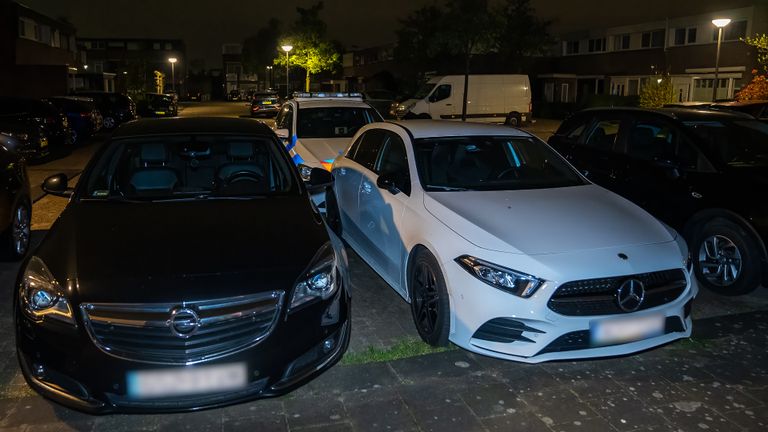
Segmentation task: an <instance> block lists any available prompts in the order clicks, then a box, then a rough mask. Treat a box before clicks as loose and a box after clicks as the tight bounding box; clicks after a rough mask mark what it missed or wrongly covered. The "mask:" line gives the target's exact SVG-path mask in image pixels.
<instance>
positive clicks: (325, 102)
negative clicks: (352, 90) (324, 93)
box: [294, 98, 371, 109]
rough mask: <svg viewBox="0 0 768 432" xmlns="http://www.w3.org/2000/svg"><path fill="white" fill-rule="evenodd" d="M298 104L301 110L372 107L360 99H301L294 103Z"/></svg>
mask: <svg viewBox="0 0 768 432" xmlns="http://www.w3.org/2000/svg"><path fill="white" fill-rule="evenodd" d="M294 102H296V103H297V104H298V106H299V109H302V108H337V107H339V108H340V107H350V108H371V106H370V105H368V104H367V103H365V102H363V101H361V100H360V99H342V98H327V99H325V98H312V99H301V100H298V101H294Z"/></svg>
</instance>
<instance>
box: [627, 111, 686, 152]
mask: <svg viewBox="0 0 768 432" xmlns="http://www.w3.org/2000/svg"><path fill="white" fill-rule="evenodd" d="M676 140H677V131H676V130H675V129H674V128H673V127H672V126H671V125H669V124H667V123H664V122H660V121H655V120H649V121H639V122H636V123H635V124H634V125H632V128H631V129H630V130H629V135H628V136H627V154H628V155H629V156H630V157H632V158H634V159H640V160H647V161H654V160H663V161H674V159H675V144H676Z"/></svg>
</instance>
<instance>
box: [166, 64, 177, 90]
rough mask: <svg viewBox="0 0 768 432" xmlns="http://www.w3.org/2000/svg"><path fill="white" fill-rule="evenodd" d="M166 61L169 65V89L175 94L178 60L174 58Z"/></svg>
mask: <svg viewBox="0 0 768 432" xmlns="http://www.w3.org/2000/svg"><path fill="white" fill-rule="evenodd" d="M168 61H169V62H170V63H171V88H172V89H173V93H174V94H176V62H177V61H178V60H177V59H176V57H171V58H169V59H168Z"/></svg>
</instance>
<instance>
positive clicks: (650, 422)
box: [587, 395, 668, 431]
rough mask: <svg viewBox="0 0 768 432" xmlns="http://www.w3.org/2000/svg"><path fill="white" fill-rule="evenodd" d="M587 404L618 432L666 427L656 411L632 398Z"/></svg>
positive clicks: (626, 397) (596, 401)
mask: <svg viewBox="0 0 768 432" xmlns="http://www.w3.org/2000/svg"><path fill="white" fill-rule="evenodd" d="M587 404H588V405H589V406H590V407H591V408H592V409H593V410H594V411H595V412H597V413H598V414H599V415H600V417H602V418H604V419H605V420H606V421H608V422H609V423H610V424H611V426H613V428H615V429H617V430H619V431H632V430H647V429H648V428H650V427H661V426H668V423H667V421H666V419H664V417H662V416H661V414H659V412H658V411H657V410H653V409H652V408H650V407H648V406H647V405H646V404H645V403H644V402H643V401H641V400H640V399H638V398H636V397H634V396H630V395H621V396H615V397H610V398H605V399H594V400H590V401H587Z"/></svg>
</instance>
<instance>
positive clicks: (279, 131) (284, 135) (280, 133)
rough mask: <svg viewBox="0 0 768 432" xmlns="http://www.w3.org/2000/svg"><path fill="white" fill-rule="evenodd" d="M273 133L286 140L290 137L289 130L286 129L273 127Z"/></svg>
mask: <svg viewBox="0 0 768 432" xmlns="http://www.w3.org/2000/svg"><path fill="white" fill-rule="evenodd" d="M275 135H277V137H278V138H280V139H284V140H287V139H288V138H290V137H291V132H290V131H289V130H288V129H275Z"/></svg>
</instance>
